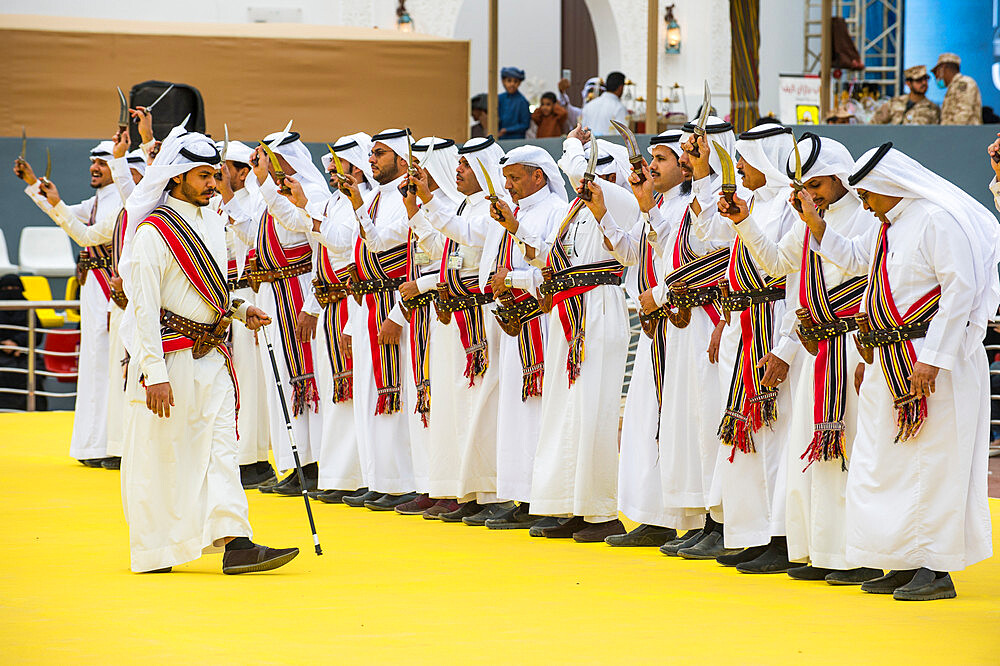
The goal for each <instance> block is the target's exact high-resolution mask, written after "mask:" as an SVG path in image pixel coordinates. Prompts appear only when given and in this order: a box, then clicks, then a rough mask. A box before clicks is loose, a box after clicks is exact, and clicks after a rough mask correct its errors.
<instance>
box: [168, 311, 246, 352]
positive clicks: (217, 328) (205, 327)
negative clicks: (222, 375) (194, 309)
mask: <svg viewBox="0 0 1000 666" xmlns="http://www.w3.org/2000/svg"><path fill="white" fill-rule="evenodd" d="M232 321H233V319H232V317H231V316H225V317H220V318H219V319H218V320H217V321H216V322H214V323H212V324H204V323H202V322H198V321H194V320H193V319H188V318H187V317H182V316H181V315H179V314H176V313H174V312H171V311H170V310H163V311H161V312H160V324H161V325H162V326H164V327H165V328H168V329H170V330H171V331H175V332H177V333H180V334H181V335H183V336H184V337H186V338H190V339H191V340H192V341H193V342H194V346H193V347H192V348H191V353H192V355H193V356H194V357H195V358H201V357H202V356H205V355H206V354H208V353H209V352H210V351H212V350H213V349H215V348H216V347H222V346H225V344H226V331H227V330H228V329H229V325H230V324H231V323H232Z"/></svg>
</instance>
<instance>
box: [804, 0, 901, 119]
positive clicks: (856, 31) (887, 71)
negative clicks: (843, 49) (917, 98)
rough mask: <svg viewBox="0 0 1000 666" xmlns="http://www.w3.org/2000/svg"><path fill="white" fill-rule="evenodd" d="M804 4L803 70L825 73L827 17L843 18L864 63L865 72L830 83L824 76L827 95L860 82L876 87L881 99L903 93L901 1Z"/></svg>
mask: <svg viewBox="0 0 1000 666" xmlns="http://www.w3.org/2000/svg"><path fill="white" fill-rule="evenodd" d="M804 1H805V26H804V30H803V36H804V40H805V48H804V49H803V56H804V57H803V71H804V72H806V73H810V74H819V75H821V76H823V75H824V74H825V72H824V70H823V64H824V37H826V39H825V42H826V44H827V46H826V48H827V49H829V48H830V47H829V34H827V35H825V36H824V32H826V33H829V26H830V22H829V20H826V17H833V16H840V17H843V19H844V21H845V23H847V30H848V32H849V33H850V35H851V38H852V39H853V40H854V45H855V46H856V47H857V49H858V53H859V54H860V55H861V59H862V60H863V61H864V63H865V69H864V71H862V72H848V71H844V72H843V74H842V75H841V78H840V79H838V80H830V79H829V74H828V73H826V77H827V81H826V82H824V83H825V84H828V85H829V86H830V89H829V92H828V95H830V94H831V93H832V94H833V95H836V94H838V93H839V92H840V91H841V90H845V89H847V88H848V87H850V86H852V85H860V84H862V83H866V84H869V85H872V86H876V87H877V88H878V89H879V90H880V91H881V93H882V95H883V96H886V95H898V94H901V93H902V87H901V86H902V74H903V3H904V0H804ZM824 6H825V8H826V9H824ZM829 57H830V56H826V58H829ZM827 62H828V60H827ZM824 87H826V85H825V86H824ZM827 101H828V103H829V102H831V101H832V97H827ZM827 111H829V107H826V108H824V109H823V113H826V112H827Z"/></svg>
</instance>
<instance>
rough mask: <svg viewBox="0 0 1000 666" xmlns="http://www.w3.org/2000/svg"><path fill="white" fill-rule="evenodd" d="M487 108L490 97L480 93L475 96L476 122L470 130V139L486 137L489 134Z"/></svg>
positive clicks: (474, 115)
mask: <svg viewBox="0 0 1000 666" xmlns="http://www.w3.org/2000/svg"><path fill="white" fill-rule="evenodd" d="M487 106H489V97H488V96H487V95H486V93H479V94H478V95H475V96H473V98H472V119H473V120H475V121H476V122H475V123H473V124H472V127H471V128H469V138H470V139H476V138H479V137H485V136H486V135H487V134H488V132H487V131H486V123H487V121H486V118H487V112H486V108H487Z"/></svg>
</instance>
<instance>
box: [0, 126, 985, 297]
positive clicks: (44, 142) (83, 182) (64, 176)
mask: <svg viewBox="0 0 1000 666" xmlns="http://www.w3.org/2000/svg"><path fill="white" fill-rule="evenodd" d="M805 131H815V132H816V133H817V134H819V135H821V136H825V137H830V138H832V139H836V140H837V141H841V142H842V143H844V145H846V146H847V147H848V148H849V149H850V150H851V153H852V154H853V155H854V156H855V157H859V156H860V155H861V154H862V153H863V152H864V151H865V150H867V149H868V148H871V147H873V146H876V145H879V144H881V143H883V142H885V141H892V142H893V143H894V144H895V146H896V147H897V148H899V149H900V150H902V151H904V152H906V153H907V154H909V155H911V156H912V157H914V158H915V159H917V160H919V161H920V162H921V163H923V164H924V165H925V166H927V167H928V168H930V169H931V170H933V171H935V172H937V173H939V174H941V175H942V176H944V177H945V178H947V179H949V180H951V181H952V182H953V183H955V184H956V185H958V186H959V187H961V188H963V189H964V190H965V191H966V192H968V193H969V194H971V195H972V196H973V197H975V198H976V199H978V200H979V201H981V202H982V203H983V205H985V206H986V207H987V208H989V209H990V210H994V207H993V200H992V196H991V195H990V193H989V191H988V190H987V185H988V183H989V181H990V179H991V178H992V176H993V173H992V171H991V169H990V167H989V164H988V159H987V157H986V146H987V145H989V143H990V142H992V141H993V139H994V138H996V128H994V127H991V126H982V127H887V126H872V125H863V126H855V125H852V126H848V125H825V126H821V127H818V128H817V127H812V126H810V127H805V126H802V127H796V128H795V133H796V135H800V134H802V133H803V132H805ZM615 138H617V137H615ZM639 142H640V144H641V145H642V146H643V148H645V147H646V146H647V145H648V144H649V137H648V136H640V137H639ZM96 143H97V141H96V140H83V139H44V138H34V137H29V139H28V154H27V158H28V161H29V162H31V164H32V166H33V167H34V168H35V170H36V172H38V173H41V172H42V171H44V169H45V149H46V148H48V149H49V150H50V151H51V153H52V180H53V181H54V182H55V183H56V185H57V186H58V187H59V192H60V194H61V195H62V196H63V198H64V199H65V200H66V201H68V202H71V203H75V202H77V201H80V200H82V199H85V198H87V197H89V196H91V194H92V190H91V189H90V187H89V185H88V182H89V177H88V175H87V168H88V166H89V161H88V157H87V156H88V153H89V151H90V149H91V148H92V147H93V146H94V145H95V144H96ZM503 143H504V147H505V148H507V149H509V148H511V147H513V146H515V145H519V144H521V143H524V142H522V141H509V142H503ZM533 143H537V144H538V145H541V146H542V147H544V148H545V149H546V150H548V151H549V152H550V153H551V154H552V155H553V157H555V158H558V157H559V155H560V154H561V151H562V142H561V140H559V139H542V140H539V141H536V142H533ZM309 148H310V150H311V151H312V152H313V155H314V156H315V157H316V161H317V164H318V163H319V156H320V155H322V154H323V153H324V152H325V151H326V146H325V145H324V143H322V142H318V143H314V144H309ZM20 150H21V140H20V138H17V137H15V138H10V137H3V138H0V165H3V167H4V169H3V171H2V172H0V231H2V232H3V234H4V236H5V237H6V240H7V248H8V251H9V253H10V259H11V261H12V263H15V264H16V263H18V259H17V257H18V240H19V236H20V233H21V229H22V228H24V227H26V226H42V225H50V224H52V222H51V221H50V220H49V219H48V217H46V216H45V215H44V214H43V213H42V212H41V211H40V210H38V208H37V207H36V206H35V205H34V204H33V203H32V202H31V201H30V200H29V199H28V197H27V196H25V194H24V192H23V189H24V183H23V182H21V181H20V180H18V179H17V177H15V176H14V173H13V164H14V159H15V158H16V157H17V155H18V153H19V152H20ZM54 287H55V285H54ZM54 291H57V290H56V289H55V288H54ZM60 295H61V290H59V291H58V292H57V297H59V296H60Z"/></svg>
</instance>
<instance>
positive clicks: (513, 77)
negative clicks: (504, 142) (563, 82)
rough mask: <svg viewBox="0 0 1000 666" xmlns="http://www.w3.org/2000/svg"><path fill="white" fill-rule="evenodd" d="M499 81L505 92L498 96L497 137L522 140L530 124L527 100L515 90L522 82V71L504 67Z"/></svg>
mask: <svg viewBox="0 0 1000 666" xmlns="http://www.w3.org/2000/svg"><path fill="white" fill-rule="evenodd" d="M500 80H501V81H502V82H503V87H504V90H505V91H506V92H504V93H501V94H500V98H499V100H498V102H499V104H498V106H499V111H500V115H499V131H498V132H497V137H498V138H499V137H503V138H504V139H523V138H524V133H525V132H526V131H527V130H528V126H529V125H530V124H531V111H530V110H529V109H528V100H527V99H526V98H525V96H524V95H522V94H521V93H519V92H518V91H517V89H518V88H519V87H520V85H521V81H524V70H523V69H518V68H517V67H504V68H503V69H502V70H500Z"/></svg>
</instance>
